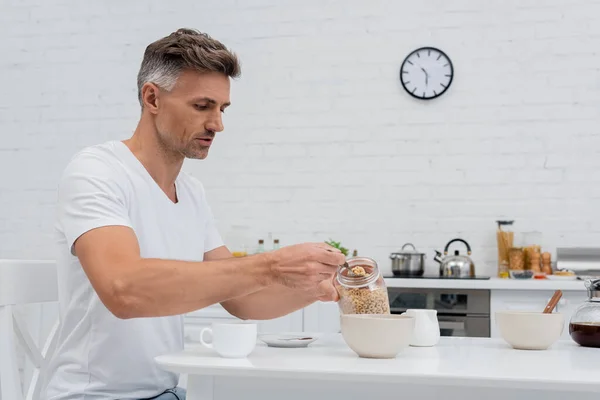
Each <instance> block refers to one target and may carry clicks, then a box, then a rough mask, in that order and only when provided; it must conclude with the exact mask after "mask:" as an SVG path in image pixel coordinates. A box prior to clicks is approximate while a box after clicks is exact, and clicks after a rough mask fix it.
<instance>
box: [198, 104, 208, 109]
mask: <svg viewBox="0 0 600 400" xmlns="http://www.w3.org/2000/svg"><path fill="white" fill-rule="evenodd" d="M195 107H196V109H197V110H206V109H208V107H207V106H203V105H200V104H195Z"/></svg>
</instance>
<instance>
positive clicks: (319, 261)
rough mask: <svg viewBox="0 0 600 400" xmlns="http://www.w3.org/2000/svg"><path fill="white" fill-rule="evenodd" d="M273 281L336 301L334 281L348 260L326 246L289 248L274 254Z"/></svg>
mask: <svg viewBox="0 0 600 400" xmlns="http://www.w3.org/2000/svg"><path fill="white" fill-rule="evenodd" d="M272 257H273V266H272V268H271V272H272V279H273V280H274V281H275V282H276V283H279V284H282V285H284V286H287V287H289V288H292V289H300V290H307V291H314V290H315V288H318V293H319V296H324V298H332V297H333V298H335V296H334V295H333V294H332V289H333V291H335V289H334V288H333V283H332V278H333V276H334V275H335V273H336V271H337V268H338V266H339V265H341V264H343V263H344V262H345V261H346V258H345V257H344V255H343V254H342V252H341V251H339V250H338V249H336V248H334V247H332V246H329V245H328V244H326V243H304V244H298V245H292V246H286V247H283V248H281V249H279V250H276V251H274V252H272Z"/></svg>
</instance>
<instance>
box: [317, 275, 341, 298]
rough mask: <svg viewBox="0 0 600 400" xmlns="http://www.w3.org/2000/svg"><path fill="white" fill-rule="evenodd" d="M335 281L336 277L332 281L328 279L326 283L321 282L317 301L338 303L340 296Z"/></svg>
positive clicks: (318, 287)
mask: <svg viewBox="0 0 600 400" xmlns="http://www.w3.org/2000/svg"><path fill="white" fill-rule="evenodd" d="M334 279H335V275H334V276H333V278H332V279H327V280H325V281H321V282H320V283H319V285H318V286H317V300H320V301H338V300H339V299H340V295H339V293H338V291H337V289H336V288H335V286H334V285H333V280H334Z"/></svg>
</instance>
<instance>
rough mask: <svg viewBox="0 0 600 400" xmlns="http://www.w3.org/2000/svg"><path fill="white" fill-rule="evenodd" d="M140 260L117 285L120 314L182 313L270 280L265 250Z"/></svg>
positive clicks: (251, 290) (255, 288) (242, 293)
mask: <svg viewBox="0 0 600 400" xmlns="http://www.w3.org/2000/svg"><path fill="white" fill-rule="evenodd" d="M138 263H139V265H137V267H136V268H133V269H132V268H130V269H128V273H127V274H125V275H123V277H122V279H120V280H119V282H118V284H116V285H115V286H116V288H115V291H114V293H115V298H116V299H118V301H119V305H120V306H121V309H122V310H123V311H122V317H123V318H134V317H158V316H167V315H177V314H184V313H187V312H191V311H194V310H198V309H201V308H204V307H208V306H210V305H212V304H216V303H220V302H224V301H227V300H229V299H232V298H236V297H240V296H242V297H243V296H246V295H251V294H252V293H254V292H257V291H260V290H261V289H264V288H265V287H266V286H267V285H268V284H269V283H268V282H266V279H265V278H266V269H267V268H268V266H269V265H268V263H269V258H268V256H266V255H259V256H252V257H245V258H243V259H242V258H230V259H225V260H216V261H205V262H187V261H173V260H162V259H141V260H139V262H138ZM263 270H264V271H263ZM261 275H263V276H261Z"/></svg>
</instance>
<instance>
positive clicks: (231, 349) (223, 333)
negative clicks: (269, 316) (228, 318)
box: [200, 321, 258, 358]
mask: <svg viewBox="0 0 600 400" xmlns="http://www.w3.org/2000/svg"><path fill="white" fill-rule="evenodd" d="M206 332H210V333H211V334H212V338H213V339H212V343H207V342H206V341H205V340H204V334H205V333H206ZM257 332H258V330H257V327H256V324H255V323H250V322H244V321H242V322H214V323H213V324H212V326H211V327H210V328H204V329H202V331H201V332H200V342H201V343H202V345H204V346H206V347H208V348H209V349H213V350H215V351H216V352H217V353H218V354H219V355H220V356H221V357H226V358H245V357H247V356H248V355H249V354H250V353H252V350H254V347H256V337H257Z"/></svg>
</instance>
